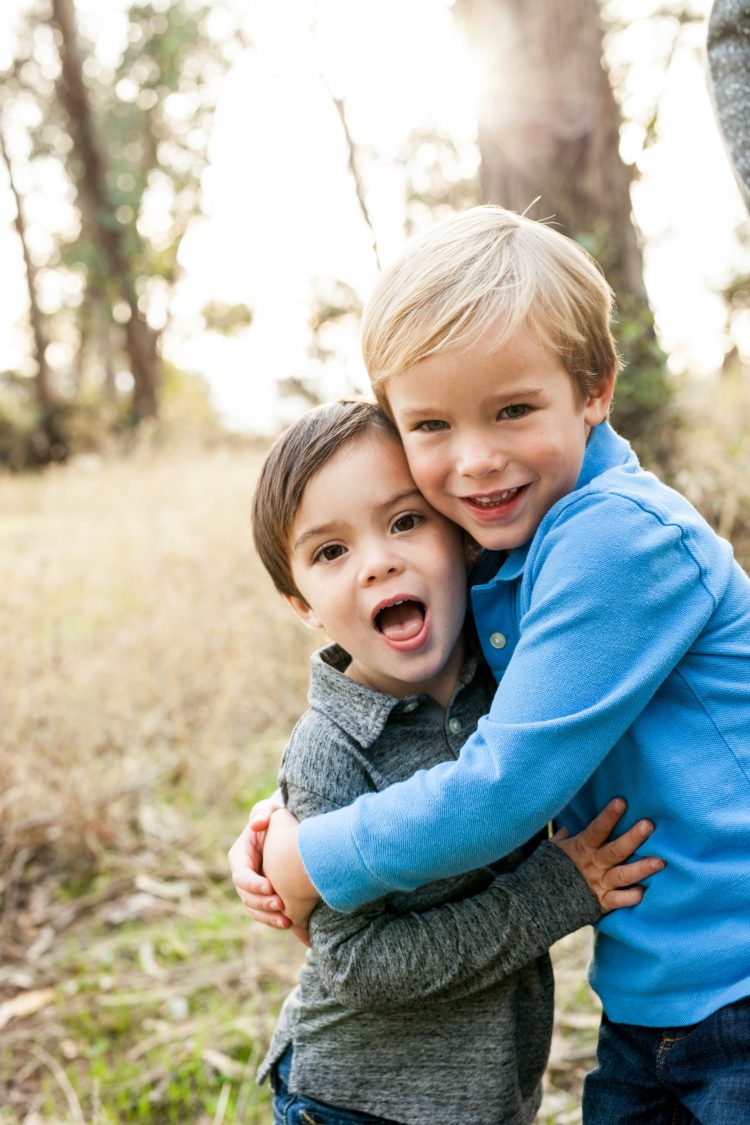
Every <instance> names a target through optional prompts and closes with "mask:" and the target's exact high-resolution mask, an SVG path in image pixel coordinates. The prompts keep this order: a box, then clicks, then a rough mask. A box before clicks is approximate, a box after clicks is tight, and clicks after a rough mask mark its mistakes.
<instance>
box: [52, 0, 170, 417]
mask: <svg viewBox="0 0 750 1125" xmlns="http://www.w3.org/2000/svg"><path fill="white" fill-rule="evenodd" d="M52 19H53V22H54V23H55V24H56V26H57V28H58V30H59V32H60V44H59V51H60V62H61V66H62V79H61V82H60V92H61V97H62V100H63V102H64V105H65V109H66V111H67V114H68V117H69V119H70V128H71V136H72V137H73V141H74V145H75V153H76V156H77V158H78V162H79V165H80V170H79V173H78V190H79V193H80V195H81V202H82V205H83V208H84V210H85V214H86V215H87V216H88V217H89V220H90V222H91V224H92V228H93V232H94V234H95V236H96V240H97V242H98V244H99V246H100V247H101V249H102V252H103V254H104V257H105V260H106V262H107V266H108V269H109V272H110V276H111V280H112V285H113V289H114V291H115V292H116V293H117V295H118V296H119V298H120V299H121V300H122V301H124V302H125V304H126V305H127V307H128V310H129V314H130V315H129V319H128V321H127V323H126V325H125V339H126V346H127V351H128V357H129V360H130V367H131V372H132V375H133V380H134V383H135V387H134V392H133V406H134V414H135V418H136V421H140V420H141V419H143V418H150V417H154V416H155V415H156V413H157V387H158V383H159V367H160V364H159V358H158V353H157V349H156V336H155V334H154V333H153V332H152V331H151V329H150V328H149V326H148V323H147V322H146V319H145V317H144V316H143V314H142V313H141V310H140V309H139V307H138V297H137V294H136V291H135V285H134V282H133V277H132V274H131V272H130V269H129V268H128V261H127V255H126V252H125V247H124V240H123V229H122V226H121V224H120V223H119V221H118V220H117V218H116V216H115V214H114V211H113V208H112V206H111V203H110V200H109V194H108V191H107V182H106V173H107V165H106V158H105V155H104V152H103V150H102V147H101V145H100V143H99V138H98V136H97V132H96V125H95V122H94V118H93V114H92V111H91V105H90V101H89V97H88V93H87V90H86V86H85V83H84V80H83V69H82V65H81V56H80V51H79V47H78V37H77V33H76V22H75V9H74V6H73V3H72V0H52Z"/></svg>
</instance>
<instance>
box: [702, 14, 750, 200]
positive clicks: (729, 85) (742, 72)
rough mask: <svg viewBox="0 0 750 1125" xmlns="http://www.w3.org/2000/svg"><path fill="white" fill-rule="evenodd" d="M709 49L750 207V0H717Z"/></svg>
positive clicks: (717, 99) (722, 117)
mask: <svg viewBox="0 0 750 1125" xmlns="http://www.w3.org/2000/svg"><path fill="white" fill-rule="evenodd" d="M707 49H708V62H709V68H710V75H711V85H712V93H713V99H714V104H715V106H716V113H717V116H718V118H719V124H720V125H721V130H722V132H723V134H724V140H725V141H726V144H727V148H728V149H729V153H730V156H731V157H732V162H733V164H734V170H735V172H736V175H737V180H738V182H739V184H740V188H741V190H742V194H743V196H744V199H745V203H746V204H747V205H748V207H750V0H715V3H714V5H713V7H712V9H711V16H710V18H709V23H708V44H707Z"/></svg>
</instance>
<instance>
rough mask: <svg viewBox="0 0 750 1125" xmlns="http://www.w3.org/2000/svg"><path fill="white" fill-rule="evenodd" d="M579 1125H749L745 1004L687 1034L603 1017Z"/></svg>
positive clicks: (749, 1028) (749, 1023) (749, 1045)
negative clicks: (614, 1021) (616, 1021)
mask: <svg viewBox="0 0 750 1125" xmlns="http://www.w3.org/2000/svg"><path fill="white" fill-rule="evenodd" d="M596 1058H597V1066H596V1067H595V1069H594V1070H592V1071H591V1073H590V1074H589V1075H587V1076H586V1081H585V1083H584V1087H583V1120H584V1125H641V1123H642V1125H750V997H748V998H746V999H744V1000H738V1001H736V1002H735V1003H734V1004H728V1005H727V1006H726V1007H725V1008H719V1010H718V1011H717V1012H714V1013H713V1015H710V1016H707V1018H706V1019H704V1020H701V1022H700V1023H696V1024H691V1025H689V1026H688V1027H637V1026H635V1025H633V1024H627V1023H612V1022H611V1021H610V1020H608V1019H607V1017H606V1016H603V1017H602V1025H601V1029H600V1032H599V1044H598V1047H597V1052H596Z"/></svg>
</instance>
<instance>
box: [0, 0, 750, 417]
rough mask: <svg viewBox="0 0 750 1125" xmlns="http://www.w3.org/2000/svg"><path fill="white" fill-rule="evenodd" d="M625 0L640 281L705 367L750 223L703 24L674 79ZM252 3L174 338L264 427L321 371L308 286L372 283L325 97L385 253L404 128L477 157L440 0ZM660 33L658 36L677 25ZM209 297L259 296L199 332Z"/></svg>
mask: <svg viewBox="0 0 750 1125" xmlns="http://www.w3.org/2000/svg"><path fill="white" fill-rule="evenodd" d="M23 2H24V0H14V3H13V4H12V5H11V4H8V5H7V6H6V5H3V9H2V11H1V12H0V43H2V42H6V43H7V42H8V41H9V36H8V35H7V34H4V32H5V31H6V30H8V29H9V27H10V26H11V25H12V15H13V12H12V8H13V7H16V6H17V5H18V4H21V3H23ZM123 2H124V0H78V7H79V10H80V11H81V12H82V13H85V15H86V16H87V17H88V18H89V19H90V20H91V22H92V25H97V26H98V30H99V34H105V33H104V28H105V26H109V27H115V28H116V26H117V21H116V19H113V17H114V16H115V15H116V13H117V12H118V11H119V10H120V9H121V8H122V4H123ZM695 3H696V4H697V5H698V7H700V6H701V5H702V9H703V11H704V12H707V11H708V8H709V6H710V3H709V0H695ZM621 5H624V9H623V10H626V11H627V13H628V19H629V20H630V21H631V28H630V30H629V32H628V33H627V34H626V35H625V36H623V37H621V38H620V40H619V41H618V53H619V55H621V56H622V57H623V58H625V57H627V58H630V59H635V60H637V61H638V71H637V73H634V77H633V89H632V91H631V93H630V94H629V96H630V97H632V98H636V99H637V98H638V97H639V96H644V95H645V96H647V97H648V96H650V94H651V89H652V88H651V84H652V83H655V84H656V86H655V89H656V90H657V91H660V92H662V95H663V96H662V100H661V110H660V131H661V136H662V140H661V142H660V143H659V144H657V145H654V146H653V147H652V148H650V149H649V150H648V151H646V152H645V153H644V154H643V155H642V156H641V158H640V161H639V167H640V172H641V179H640V182H639V183H638V185H637V187H636V190H635V194H634V204H635V209H636V214H637V217H638V220H639V222H640V225H641V227H642V229H643V232H644V235H645V237H646V253H647V284H648V287H649V292H650V295H651V299H652V302H653V304H654V306H655V310H656V315H657V322H658V324H659V327H660V331H661V336H662V342H663V343H664V345H665V346H666V347H667V349H668V350H671V351H672V352H673V363H674V365H675V367H676V368H677V369H678V370H679V369H680V368H681V367H684V366H685V365H687V364H689V365H690V367H691V369H693V370H696V371H697V372H698V373H701V372H705V371H710V370H712V369H715V368H716V367H717V366H718V365H719V363H720V361H721V356H722V352H723V337H722V329H723V314H722V309H721V306H720V304H719V302H718V301H716V300H715V299H714V298H712V297H711V294H710V287H711V286H718V285H720V284H722V283H723V282H725V281H726V280H727V279H728V277H729V276H730V274H731V272H732V267H733V266H737V268H740V266H741V263H742V259H741V254H740V252H739V251H738V249H737V242H736V236H735V228H736V227H737V226H739V225H742V224H745V226H746V229H747V217H746V214H745V212H744V209H743V206H742V204H741V201H740V198H739V193H738V192H737V190H736V188H735V185H734V183H733V180H732V176H731V172H730V170H729V166H728V163H727V160H726V157H725V155H724V152H723V149H722V147H721V142H720V140H719V138H718V134H717V132H716V127H715V124H714V121H713V115H712V111H711V107H710V104H709V100H708V96H707V93H706V87H705V80H704V76H703V71H702V67H701V64H700V61H698V60H696V57H695V52H694V51H693V49H692V47H694V46H696V47H697V48H698V49H699V51H700V50H702V46H703V38H704V29H703V27H702V26H700V25H698V26H697V27H695V28H694V29H692V31H691V32H690V35H689V36H687V37H686V38H685V40H684V45H683V46H682V47H681V48H680V49H678V51H677V52H676V53H675V55H674V57H673V60H672V65H671V67H670V70H669V74H668V76H667V78H666V80H665V78H664V74H663V68H662V67H661V65H660V60H661V59H662V58H663V57H664V56H665V54H666V53H667V43H666V40H665V41H661V40H660V32H659V31H658V30H657V31H656V32H655V31H654V28H653V25H650V26H649V28H648V30H645V25H644V23H643V22H641V19H640V17H642V16H645V15H647V14H648V12H649V11H650V10H651V9H652V8H653V7H654V3H652V2H649V0H621ZM243 7H245V8H246V10H247V11H248V17H247V29H248V33H249V36H250V38H251V40H252V42H253V44H254V49H253V50H252V51H251V52H249V53H248V54H247V55H246V56H245V57H244V58H243V59H242V60H241V61H240V62H239V63H238V64H237V65H236V66H235V68H234V69H233V71H232V72H231V74H230V75H229V78H228V80H227V82H226V84H225V87H224V89H223V92H222V97H221V102H220V106H219V112H218V114H217V118H216V123H215V132H214V136H213V139H212V147H211V156H212V165H211V168H210V170H209V172H208V174H207V176H206V179H205V184H204V188H205V209H206V216H207V217H206V219H205V220H204V221H203V222H201V223H200V224H197V225H196V226H195V227H194V228H193V229H192V230H191V231H190V232H189V234H188V236H187V237H186V239H185V241H184V244H183V247H182V250H181V255H180V261H181V264H182V266H183V268H184V272H185V278H184V281H183V282H182V284H181V286H180V287H179V290H178V292H177V294H176V298H175V309H174V311H175V314H176V315H175V318H174V322H175V329H174V331H173V332H172V333H171V334H170V336H169V338H168V339H167V341H166V347H167V350H168V354H169V356H170V358H171V359H172V360H173V361H174V362H176V363H177V364H178V365H179V366H184V367H186V368H190V369H193V370H199V371H201V372H202V373H204V374H205V375H206V376H207V378H208V379H209V381H210V383H211V386H212V388H213V390H214V394H215V397H216V400H217V403H218V405H219V406H220V408H221V410H222V412H223V413H224V415H225V417H226V418H227V419H228V420H229V421H230V422H231V423H232V424H234V425H236V426H238V427H248V426H250V427H252V428H259V429H273V428H274V427H275V426H276V425H278V421H279V410H278V403H277V398H276V393H275V387H276V382H277V380H278V379H279V378H282V377H284V376H285V375H289V374H306V373H309V372H310V371H311V370H314V368H313V366H312V361H311V360H310V359H309V357H308V356H307V354H306V345H307V342H308V335H307V327H306V323H307V318H308V315H309V303H310V295H311V286H312V283H313V279H314V278H316V277H338V278H341V279H342V280H345V281H346V282H348V283H349V284H350V285H351V286H352V287H353V288H354V289H355V290H356V291H357V292H358V293H359V294H360V295H361V296H362V297H363V298H364V297H366V296H367V293H368V291H369V288H370V287H371V285H372V283H373V281H374V279H375V276H376V267H375V262H374V258H373V254H372V248H371V239H370V234H369V231H368V230H367V228H366V227H365V225H364V223H363V222H362V218H361V215H360V212H359V209H358V205H357V201H356V197H355V193H354V188H353V184H352V181H351V178H350V177H349V175H348V173H347V167H346V163H347V152H346V148H345V145H344V140H343V135H342V130H341V125H340V122H339V119H338V116H337V114H336V112H335V110H334V107H333V105H332V102H331V96H330V94H331V92H332V93H333V94H335V95H341V96H343V97H345V99H346V103H347V114H348V120H349V124H350V127H351V130H352V133H353V135H354V138H355V141H356V142H357V144H358V146H361V148H362V152H363V155H364V157H365V160H366V164H365V180H366V189H367V202H368V206H369V208H370V211H371V214H372V217H373V221H374V225H375V228H376V232H377V236H378V242H379V246H380V250H381V256H382V257H383V258H384V259H385V260H387V259H388V258H389V257H391V256H392V255H393V254H394V253H395V252H396V251H397V250H398V249H399V248H400V245H401V243H402V238H403V235H402V223H403V203H402V199H403V172H402V169H401V167H400V165H399V162H398V153H399V150H400V149H401V147H402V145H403V143H404V141H405V140H406V138H407V136H408V135H409V133H410V131H411V130H412V128H414V127H415V126H417V125H420V124H422V123H425V122H435V123H437V124H439V125H440V127H441V129H443V130H444V131H447V132H450V133H452V134H453V135H454V136H456V137H457V138H458V140H459V141H460V142H461V144H462V145H463V146H464V147H465V150H466V153H467V162H468V165H469V166H470V165H471V162H472V160H473V159H474V156H473V149H472V138H473V129H474V81H475V73H476V68H475V66H474V65H473V62H472V60H471V58H470V57H469V56H468V54H467V51H466V48H465V47H463V46H462V44H461V43H460V42H459V40H458V38H457V36H456V34H455V29H454V26H453V20H452V17H451V14H450V10H449V7H448V0H409V3H406V4H405V3H403V0H378V2H375V0H356V2H354V0H275V2H274V3H271V4H260V3H256V4H253V5H252V6H244V5H243ZM4 25H8V27H7V28H6V27H5V26H4ZM662 31H663V34H664V35H665V36H666V35H667V31H668V28H666V26H665V28H663V29H662ZM690 37H692V43H691V38H690ZM105 42H106V39H105ZM639 90H640V91H641V94H640V95H639V93H638V91H639ZM639 141H640V138H639V136H638V131H637V130H634V131H631V133H630V134H628V135H626V137H625V138H624V148H625V152H626V155H628V146H629V145H630V146H632V145H635V146H636V147H638V146H639ZM372 153H376V154H377V157H375V156H374V155H370V156H368V154H372ZM12 214H13V211H12V205H11V204H10V202H9V200H8V198H7V195H6V193H5V192H4V191H3V189H2V186H1V185H0V295H1V296H2V298H3V299H2V302H0V326H2V332H0V341H2V342H1V343H0V366H9V365H11V364H16V363H18V362H19V358H20V351H21V349H22V346H23V335H22V333H20V332H19V331H18V330H17V329H16V328H15V327H14V325H15V324H16V323H17V322H19V321H22V319H23V316H24V311H25V305H24V294H23V286H22V285H19V255H18V250H17V246H15V245H14V238H13V235H12V230H10V227H11V224H12ZM744 268H745V269H747V268H748V263H747V260H746V261H745V263H744ZM209 300H220V301H225V302H229V303H233V302H239V301H241V302H245V303H247V304H249V305H250V307H251V308H252V309H253V312H254V322H253V325H252V327H251V328H250V329H249V330H247V332H245V333H244V334H243V335H242V336H240V337H238V338H234V339H229V340H224V339H219V338H217V337H216V336H214V335H208V334H201V333H200V332H199V331H198V326H199V318H198V316H197V313H198V310H199V309H200V308H201V307H202V306H203V305H204V304H205V303H206V302H207V301H209ZM342 347H343V349H344V354H343V356H342V360H341V365H340V367H339V368H338V369H336V368H332V369H331V370H330V371H329V372H328V373H327V375H326V376H325V380H324V383H323V388H322V390H323V394H324V395H333V394H336V393H340V392H341V391H343V390H346V389H347V380H348V379H349V378H353V379H354V380H355V381H356V382H358V384H359V385H360V386H362V387H364V386H365V385H366V380H365V376H364V373H363V369H362V365H361V361H360V358H359V349H358V342H357V338H356V335H355V334H354V333H352V335H351V336H350V337H349V338H347V339H345V340H343V341H342ZM289 409H290V408H289V406H287V411H288V410H289Z"/></svg>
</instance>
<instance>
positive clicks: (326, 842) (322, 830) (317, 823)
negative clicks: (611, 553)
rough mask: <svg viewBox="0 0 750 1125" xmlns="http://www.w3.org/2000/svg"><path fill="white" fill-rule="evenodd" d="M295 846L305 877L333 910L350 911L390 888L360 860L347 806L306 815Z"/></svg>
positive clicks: (386, 892)
mask: <svg viewBox="0 0 750 1125" xmlns="http://www.w3.org/2000/svg"><path fill="white" fill-rule="evenodd" d="M297 846H298V848H299V853H300V857H301V859H302V863H303V865H304V868H305V871H306V872H307V875H308V878H309V879H310V881H311V882H312V883H313V884H314V886H315V889H316V891H317V892H318V894H319V895H320V896H321V898H322V899H323V900H324V901H325V902H326V903H327V904H328V906H330V907H331V908H332V909H333V910H339V911H341V912H342V913H344V914H350V913H351V912H352V911H353V910H356V909H357V907H358V906H362V905H364V903H366V902H371V901H372V899H374V898H380V896H381V895H385V894H388V893H389V892H390V891H391V890H393V888H392V887H389V886H387V885H386V884H384V883H381V882H380V880H378V879H377V878H376V877H375V876H374V875H373V874H372V872H371V871H370V870H369V869H368V868H367V867H366V866H365V864H364V863H363V861H362V856H361V855H360V852H359V849H358V848H357V845H356V844H355V842H354V832H353V829H352V815H351V808H350V807H347V808H343V809H334V810H333V811H332V812H328V813H325V814H323V815H321V816H309V817H306V819H305V820H303V821H302V823H301V824H300V826H299V835H298V837H297Z"/></svg>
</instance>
